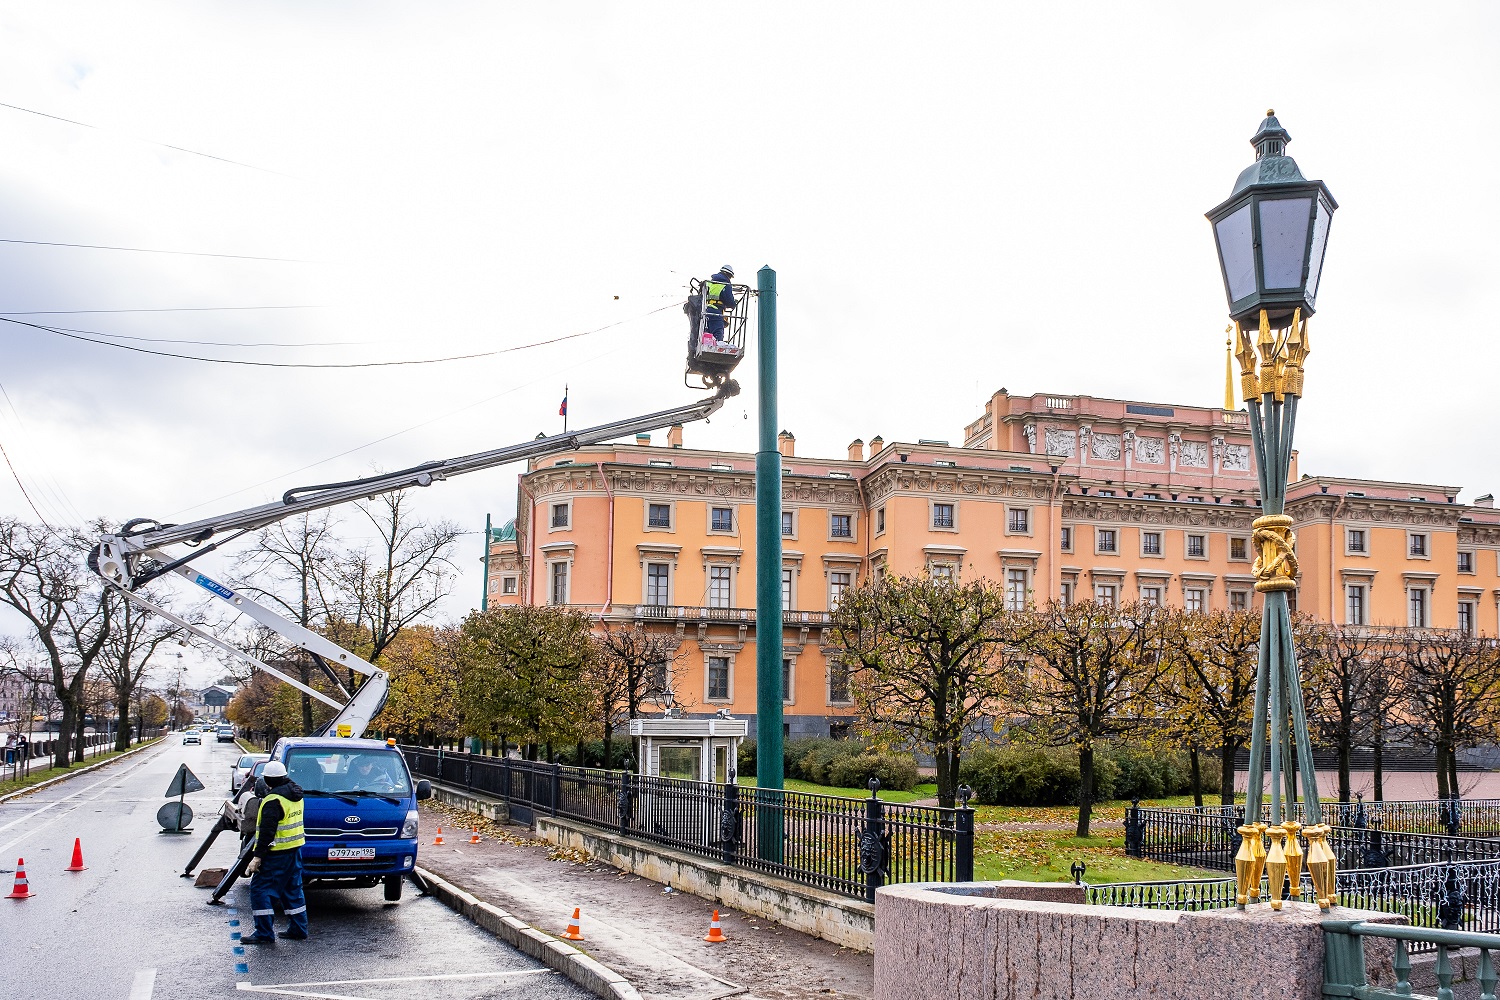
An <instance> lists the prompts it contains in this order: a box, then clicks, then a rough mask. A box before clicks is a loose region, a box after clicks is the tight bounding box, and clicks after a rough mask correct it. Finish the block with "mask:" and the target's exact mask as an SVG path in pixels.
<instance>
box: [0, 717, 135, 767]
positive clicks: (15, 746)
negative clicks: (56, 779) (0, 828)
mask: <svg viewBox="0 0 1500 1000" xmlns="http://www.w3.org/2000/svg"><path fill="white" fill-rule="evenodd" d="M161 734H162V728H161V727H160V726H154V727H147V728H146V730H145V732H144V733H143V734H142V735H141V736H139V737H135V738H132V739H131V741H130V742H131V744H132V745H134V744H137V743H142V742H144V741H146V740H152V739H155V738H156V737H158V736H160V735H161ZM0 740H3V741H4V745H3V747H0V778H3V779H9V780H15V779H18V778H24V777H26V776H27V775H29V774H30V773H31V772H33V771H35V770H37V769H38V768H44V769H45V768H48V767H51V766H52V765H51V761H52V757H53V755H54V754H56V753H57V750H58V745H59V744H60V743H62V742H63V739H62V737H59V736H51V737H49V738H48V739H39V740H31V739H27V740H26V741H25V742H22V740H21V738H19V737H16V736H10V735H5V734H0ZM115 740H116V734H115V733H110V732H102V733H87V734H85V735H84V737H83V750H82V752H81V753H78V754H76V756H75V758H74V759H76V760H78V761H86V760H89V759H90V758H93V757H97V756H99V755H100V754H105V753H109V752H110V751H112V750H114V748H115ZM66 742H67V743H68V745H69V747H71V748H73V749H74V750H75V751H76V750H77V748H78V743H77V739H76V737H69V738H68V739H67V741H66Z"/></svg>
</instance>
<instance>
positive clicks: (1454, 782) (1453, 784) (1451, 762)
mask: <svg viewBox="0 0 1500 1000" xmlns="http://www.w3.org/2000/svg"><path fill="white" fill-rule="evenodd" d="M1448 792H1449V794H1451V795H1452V796H1453V797H1454V798H1455V799H1456V798H1458V797H1459V794H1460V793H1459V790H1458V748H1457V747H1449V748H1448Z"/></svg>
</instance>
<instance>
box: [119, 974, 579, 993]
mask: <svg viewBox="0 0 1500 1000" xmlns="http://www.w3.org/2000/svg"><path fill="white" fill-rule="evenodd" d="M551 971H552V970H551V969H522V970H517V971H513V972H445V973H438V974H435V975H431V976H384V977H382V978H379V979H324V980H321V981H318V982H307V983H274V984H273V983H267V984H265V985H263V986H252V985H251V984H250V983H245V982H241V983H236V984H235V989H237V990H240V991H242V992H245V993H267V994H274V995H276V996H286V997H308V998H311V1000H369V998H368V997H356V996H349V995H348V994H344V993H312V992H308V991H307V990H305V989H303V987H309V986H374V985H378V984H381V983H426V982H437V981H441V980H450V979H502V978H506V977H510V976H540V975H543V974H545V973H550V972H551ZM132 1000H134V998H132Z"/></svg>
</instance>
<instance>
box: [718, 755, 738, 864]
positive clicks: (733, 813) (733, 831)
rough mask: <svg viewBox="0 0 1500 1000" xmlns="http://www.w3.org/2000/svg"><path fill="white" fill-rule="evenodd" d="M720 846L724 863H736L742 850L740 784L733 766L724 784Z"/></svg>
mask: <svg viewBox="0 0 1500 1000" xmlns="http://www.w3.org/2000/svg"><path fill="white" fill-rule="evenodd" d="M719 846H720V848H721V849H722V851H723V854H724V863H725V864H726V865H732V864H734V863H735V860H736V858H737V856H738V855H739V851H740V786H739V779H738V776H737V775H736V774H735V771H734V769H733V768H731V769H730V771H729V781H728V782H727V783H726V784H725V785H724V802H723V804H722V805H721V806H720V808H719Z"/></svg>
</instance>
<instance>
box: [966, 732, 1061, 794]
mask: <svg viewBox="0 0 1500 1000" xmlns="http://www.w3.org/2000/svg"><path fill="white" fill-rule="evenodd" d="M958 778H959V781H961V782H962V783H963V784H966V785H968V786H969V787H970V788H973V789H974V795H975V798H977V799H978V800H979V801H980V802H981V803H983V804H985V805H997V806H1049V805H1066V804H1068V803H1070V802H1077V801H1078V780H1079V776H1078V753H1077V751H1075V750H1073V749H1071V748H1059V747H1044V746H1014V745H1013V746H1005V747H987V746H978V747H973V748H971V749H970V750H969V752H968V753H967V754H965V756H964V759H963V761H962V762H961V763H960V764H959V768H958Z"/></svg>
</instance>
